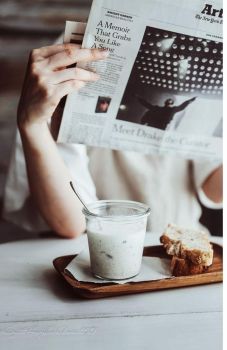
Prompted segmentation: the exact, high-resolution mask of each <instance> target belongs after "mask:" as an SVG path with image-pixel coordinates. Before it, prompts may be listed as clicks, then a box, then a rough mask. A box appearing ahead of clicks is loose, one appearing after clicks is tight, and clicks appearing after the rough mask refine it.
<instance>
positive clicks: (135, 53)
mask: <svg viewBox="0 0 227 350" xmlns="http://www.w3.org/2000/svg"><path fill="white" fill-rule="evenodd" d="M222 23H223V9H222V2H221V1H218V0H215V1H211V2H210V3H209V4H207V3H206V2H204V1H202V0H194V1H188V0H171V1H169V0H152V1H151V0H140V1H138V0H130V1H126V0H94V1H93V5H92V8H91V13H90V16H89V21H88V24H87V27H86V32H85V36H84V41H83V47H86V48H105V49H107V50H109V57H108V59H107V60H105V61H101V62H96V63H89V64H87V65H85V66H84V68H86V69H90V70H95V71H97V73H99V74H100V76H101V79H100V80H99V81H98V82H95V83H89V84H87V86H86V87H84V88H83V89H82V90H80V91H79V92H75V93H72V94H71V95H69V96H68V98H67V103H66V106H65V110H64V115H63V120H62V124H61V128H60V132H59V137H58V141H59V142H66V143H82V144H86V145H90V146H99V147H108V148H112V149H117V150H130V151H138V152H143V153H147V154H149V153H156V154H172V155H176V154H178V155H180V156H183V157H185V158H188V159H195V158H196V159H198V158H199V159H201V158H206V159H209V160H220V159H221V158H222V125H223V110H222V108H223V107H222V99H223V39H222V36H223V33H222ZM83 28H85V24H83ZM66 32H68V35H69V36H70V35H71V34H70V28H69V27H68V29H67V30H66ZM71 32H72V31H71ZM70 40H71V39H70ZM68 41H69V38H68Z"/></svg>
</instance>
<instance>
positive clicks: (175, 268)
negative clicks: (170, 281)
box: [171, 256, 207, 277]
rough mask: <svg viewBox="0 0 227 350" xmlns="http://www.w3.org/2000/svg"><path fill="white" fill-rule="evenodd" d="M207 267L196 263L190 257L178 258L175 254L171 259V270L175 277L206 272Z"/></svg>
mask: <svg viewBox="0 0 227 350" xmlns="http://www.w3.org/2000/svg"><path fill="white" fill-rule="evenodd" d="M206 270H207V267H205V266H202V265H195V264H193V263H192V262H191V261H190V260H188V259H183V258H178V257H177V256H173V258H172V260H171V272H172V275H173V276H175V277H180V276H189V275H198V274H201V273H204V272H206Z"/></svg>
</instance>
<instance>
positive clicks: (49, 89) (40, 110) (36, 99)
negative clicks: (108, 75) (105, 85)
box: [17, 44, 108, 128]
mask: <svg viewBox="0 0 227 350" xmlns="http://www.w3.org/2000/svg"><path fill="white" fill-rule="evenodd" d="M107 56H108V53H107V51H103V50H98V49H81V48H80V46H78V45H75V44H62V45H53V46H48V47H43V48H40V49H35V50H33V51H32V52H31V54H30V58H29V62H28V67H27V72H26V76H25V81H24V86H23V90H22V94H21V98H20V102H19V106H18V116H17V118H18V126H19V128H23V127H29V126H32V125H38V124H43V123H47V122H48V121H49V120H50V118H51V117H52V115H53V113H54V111H55V109H56V107H57V106H58V104H59V102H60V101H61V99H62V98H63V97H64V96H66V95H68V94H69V93H71V92H73V91H75V90H79V89H81V88H82V87H83V86H84V85H85V84H86V83H87V82H92V81H97V80H98V79H99V76H98V75H97V74H96V73H94V72H90V71H87V70H84V69H81V68H76V67H74V68H67V67H69V66H71V65H73V64H75V63H79V62H90V61H96V60H103V59H105V58H106V57H107Z"/></svg>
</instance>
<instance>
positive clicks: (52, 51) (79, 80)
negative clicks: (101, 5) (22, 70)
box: [18, 44, 222, 238]
mask: <svg viewBox="0 0 227 350" xmlns="http://www.w3.org/2000/svg"><path fill="white" fill-rule="evenodd" d="M107 56H108V52H106V51H103V50H97V49H81V48H80V47H79V46H78V45H75V44H63V45H53V46H49V47H43V48H40V49H35V50H33V51H32V53H31V55H30V58H29V63H28V67H27V72H26V77H25V81H24V86H23V90H22V94H21V98H20V103H19V107H18V128H19V131H20V134H21V138H22V143H23V148H24V153H25V159H26V165H27V173H28V180H29V185H30V192H31V195H32V197H33V200H34V202H35V203H36V206H37V208H38V209H39V211H40V213H41V215H42V216H43V218H44V219H45V220H46V222H47V223H48V225H49V227H50V228H51V229H52V230H53V231H55V232H56V233H57V234H58V235H59V236H62V237H66V238H74V237H78V236H79V235H80V234H81V233H83V232H84V230H85V219H84V216H83V214H82V205H81V203H80V202H79V201H78V199H77V198H76V196H75V194H74V193H73V191H72V189H71V188H70V186H69V183H70V181H71V176H70V173H69V171H68V169H67V167H66V165H65V164H64V161H63V160H62V158H61V156H60V154H59V152H58V149H57V146H56V143H55V141H54V139H53V137H52V135H51V132H50V130H49V126H48V122H49V120H50V119H51V118H52V116H53V114H54V112H55V110H56V108H57V106H58V105H59V102H60V101H61V99H62V98H63V97H64V96H66V95H68V94H69V93H71V92H73V91H75V90H79V89H81V88H82V87H84V86H85V84H86V83H87V82H92V81H96V80H98V79H99V76H98V75H97V74H96V73H94V72H90V71H87V70H84V69H80V68H76V67H75V68H66V67H68V66H71V65H72V64H75V63H79V62H90V61H95V60H103V59H105V58H106V57H107ZM203 190H204V192H205V194H206V195H207V196H208V197H209V198H210V199H211V200H213V201H214V202H221V201H222V168H219V169H217V170H216V171H215V172H214V173H213V174H211V175H210V176H209V177H208V179H207V180H206V181H205V183H204V185H203Z"/></svg>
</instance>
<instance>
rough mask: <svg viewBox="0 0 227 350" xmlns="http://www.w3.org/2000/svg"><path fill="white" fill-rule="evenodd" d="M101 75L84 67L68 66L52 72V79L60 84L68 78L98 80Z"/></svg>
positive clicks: (87, 80)
mask: <svg viewBox="0 0 227 350" xmlns="http://www.w3.org/2000/svg"><path fill="white" fill-rule="evenodd" d="M99 78H100V76H99V75H98V74H96V73H93V72H90V71H88V70H85V69H82V68H68V69H64V70H61V71H57V72H54V73H52V77H51V81H52V82H53V83H54V84H60V83H63V82H65V81H68V80H80V81H86V82H89V81H97V80H98V79H99Z"/></svg>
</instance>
